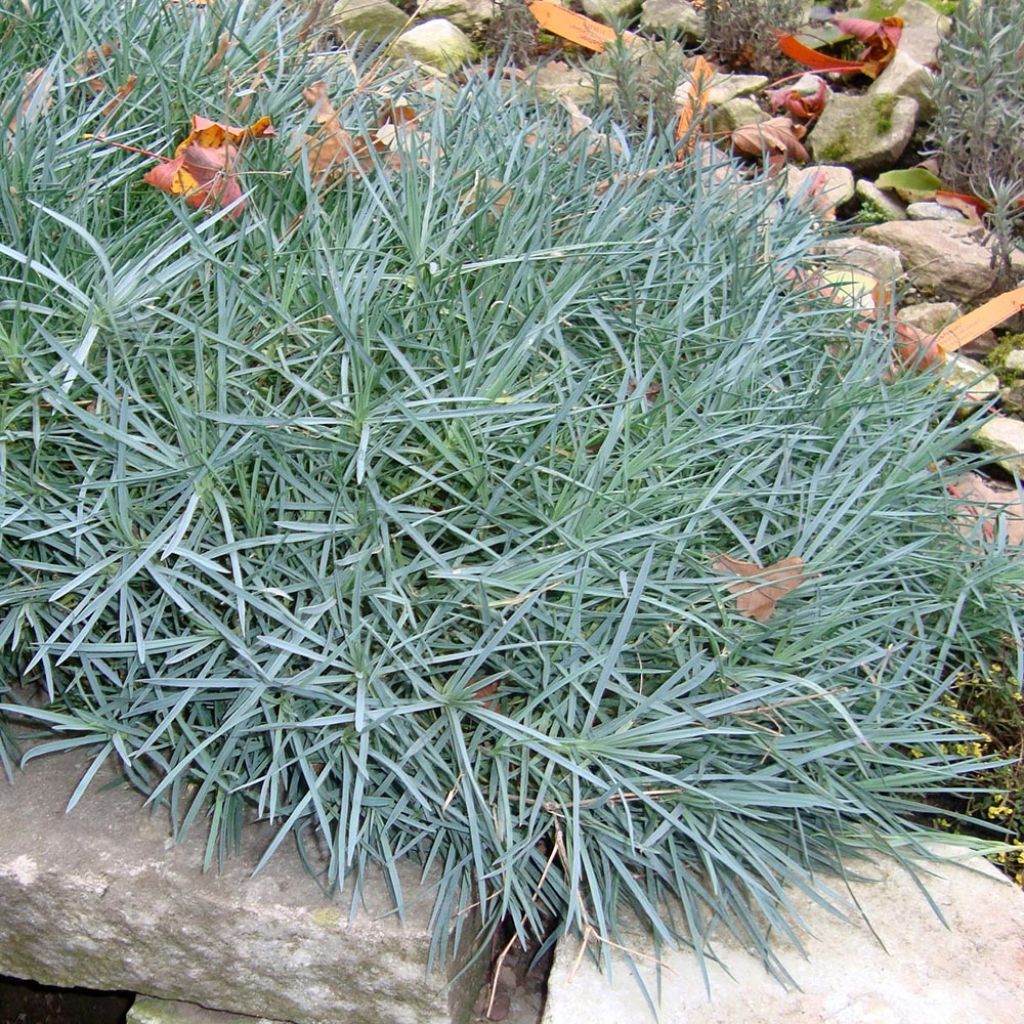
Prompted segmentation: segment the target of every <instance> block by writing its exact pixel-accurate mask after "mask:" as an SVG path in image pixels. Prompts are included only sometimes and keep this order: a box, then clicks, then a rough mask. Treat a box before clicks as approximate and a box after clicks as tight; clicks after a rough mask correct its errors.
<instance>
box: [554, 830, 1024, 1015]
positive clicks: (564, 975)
mask: <svg viewBox="0 0 1024 1024" xmlns="http://www.w3.org/2000/svg"><path fill="white" fill-rule="evenodd" d="M947 852H949V853H950V854H951V855H955V854H953V851H952V849H950V850H949V851H947ZM961 855H962V854H961ZM970 865H971V866H970V867H965V866H961V865H957V864H946V863H943V864H933V863H924V864H922V865H921V866H920V868H919V875H920V877H921V879H922V881H923V883H924V885H925V887H926V888H927V890H928V892H929V893H930V895H931V897H932V899H934V900H935V902H936V904H937V905H938V906H939V908H940V909H941V911H942V914H943V916H944V917H945V919H946V922H947V923H948V925H949V927H948V928H947V927H945V926H944V925H943V924H942V922H941V921H940V920H939V919H938V917H936V915H935V914H934V912H933V911H932V910H931V908H930V907H929V905H928V903H927V901H926V899H925V898H924V896H923V895H922V893H921V890H920V889H919V888H918V887H917V885H916V884H915V882H914V880H913V878H912V877H911V876H910V875H909V874H908V873H907V872H906V871H904V870H903V869H902V868H900V867H899V865H898V864H897V863H896V862H895V861H879V862H877V863H876V864H875V866H874V869H873V870H871V869H870V868H865V867H864V866H863V865H858V866H857V870H858V871H859V872H860V873H861V874H869V873H870V874H873V875H876V876H877V879H878V880H877V881H874V882H854V883H852V884H851V890H852V892H853V894H854V895H855V897H856V900H857V902H858V903H859V904H860V906H861V907H863V909H864V912H865V914H866V915H867V918H868V920H870V922H871V925H872V926H873V928H874V930H875V933H876V934H877V936H878V938H877V939H876V938H875V937H873V935H872V933H871V931H870V930H869V929H868V928H867V926H866V925H864V924H863V922H859V923H857V924H851V923H847V922H844V921H842V920H841V919H838V918H836V917H835V916H833V915H831V914H829V913H827V912H826V911H824V910H822V909H821V908H820V907H818V906H817V905H815V904H813V903H812V902H811V901H810V900H808V899H806V898H804V897H795V898H794V904H795V905H796V906H797V908H798V911H799V913H800V914H801V915H802V916H803V917H804V919H805V921H806V922H807V924H808V926H809V930H810V932H811V933H812V934H811V935H810V936H809V937H808V938H807V940H806V942H805V946H806V949H807V952H808V955H809V959H806V960H805V959H802V958H801V956H800V954H799V953H798V952H797V951H796V950H794V949H786V948H783V947H781V946H780V948H779V950H778V951H779V953H780V956H781V957H782V960H783V963H784V964H785V967H786V969H787V970H788V971H789V972H790V973H791V975H792V976H793V979H794V980H795V981H796V983H797V985H798V986H799V989H791V990H787V989H785V988H784V987H783V986H782V985H781V984H780V983H779V982H778V981H777V980H776V979H774V978H773V977H771V976H769V975H768V974H767V973H766V972H765V969H764V967H763V966H762V963H761V960H760V959H759V958H757V957H756V956H753V955H751V954H750V953H748V952H747V951H745V950H744V949H742V948H739V947H738V946H737V945H736V944H735V942H733V941H731V940H729V939H727V938H725V937H723V938H722V939H721V941H720V942H718V943H717V944H716V951H717V952H718V954H719V956H720V957H721V959H722V961H723V963H724V964H725V965H726V967H727V968H728V970H729V972H731V975H732V976H731V977H730V976H729V975H728V974H726V972H725V971H724V970H723V969H722V968H720V967H717V966H715V965H714V964H709V965H708V970H709V974H710V979H711V998H710V999H709V998H708V995H707V991H706V989H705V985H704V979H703V977H702V975H701V971H700V968H699V966H698V964H697V960H696V958H695V957H694V956H693V955H692V954H691V953H685V952H669V953H668V954H667V955H664V956H663V959H662V962H663V964H664V966H665V968H667V969H664V970H663V971H662V974H661V999H660V1009H659V1014H658V1017H657V1021H658V1022H659V1024H922V1022H925V1021H926V1022H927V1024H1013V1022H1018V1021H1021V1020H1024V892H1021V890H1020V889H1018V888H1017V887H1016V886H1014V885H1013V884H1012V883H1011V882H1009V881H1008V880H1007V879H1006V878H1005V877H1004V876H1003V875H1001V874H1000V873H999V872H998V870H997V869H996V868H995V867H993V866H992V865H991V864H988V863H987V862H985V861H982V860H980V859H972V860H971V862H970ZM840 885H841V883H840ZM848 914H849V916H850V917H851V918H852V919H858V918H859V915H858V913H857V910H856V909H855V908H853V907H852V906H851V907H850V909H849V910H848ZM879 940H881V943H884V947H883V946H882V945H881V944H880V942H879ZM636 941H637V943H640V945H634V944H633V941H632V939H629V940H628V941H627V942H626V943H625V944H626V945H629V946H630V948H632V949H634V950H639V951H640V952H646V953H650V952H651V948H650V945H649V944H647V943H646V942H645V941H644V940H642V939H637V940H636ZM578 949H579V947H578V944H576V943H565V942H563V943H562V944H561V945H560V947H559V949H558V951H557V954H556V957H555V967H554V971H553V973H552V975H551V978H550V980H549V982H548V1003H547V1008H546V1011H545V1014H544V1018H543V1024H578V1022H580V1021H586V1024H640V1022H642V1021H651V1022H652V1024H653V1021H654V1020H655V1018H654V1017H653V1016H652V1014H651V1011H650V1009H649V1007H648V1006H647V1004H646V1003H645V1001H644V997H643V994H642V993H641V991H640V988H639V986H638V985H637V984H636V983H635V981H634V980H633V978H632V976H631V975H630V972H629V969H628V967H627V966H626V964H625V963H624V962H622V961H621V959H618V958H617V957H616V958H613V980H612V981H611V982H610V981H609V980H608V979H607V977H606V976H605V975H604V974H603V973H602V972H601V970H600V969H599V968H598V967H597V966H595V964H594V962H593V961H592V959H591V958H590V956H589V955H587V956H585V957H583V959H582V960H581V961H580V963H579V965H578V966H577V964H576V961H577V959H578V956H577V954H578ZM637 962H638V963H639V964H640V973H641V975H642V976H643V977H644V979H645V980H646V982H647V985H648V988H649V991H650V992H651V993H655V994H656V993H657V992H658V988H657V983H656V976H655V968H654V966H653V965H652V964H651V962H650V961H649V960H638V961H637ZM655 997H656V996H655Z"/></svg>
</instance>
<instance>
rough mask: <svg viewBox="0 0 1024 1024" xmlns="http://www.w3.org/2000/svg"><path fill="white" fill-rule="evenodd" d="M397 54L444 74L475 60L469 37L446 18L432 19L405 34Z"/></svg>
mask: <svg viewBox="0 0 1024 1024" xmlns="http://www.w3.org/2000/svg"><path fill="white" fill-rule="evenodd" d="M395 52H396V53H399V54H402V55H403V56H406V57H411V58H412V59H413V60H418V61H420V62H421V63H423V64H429V65H430V66H431V67H434V68H440V69H441V70H442V71H454V70H456V69H457V68H459V67H461V66H462V65H463V64H468V63H469V62H470V61H471V60H475V59H476V47H475V46H474V45H473V43H472V42H471V41H470V38H469V36H467V35H466V33H465V32H463V31H462V29H461V28H458V27H457V26H456V25H453V24H452V23H451V22H450V21H448V20H447V19H446V18H432V19H431V20H430V21H424V22H422V23H420V24H419V25H416V26H414V27H413V28H411V29H409V30H408V31H406V32H403V33H402V34H401V35H400V36H399V37H398V38H397V39H396V40H395Z"/></svg>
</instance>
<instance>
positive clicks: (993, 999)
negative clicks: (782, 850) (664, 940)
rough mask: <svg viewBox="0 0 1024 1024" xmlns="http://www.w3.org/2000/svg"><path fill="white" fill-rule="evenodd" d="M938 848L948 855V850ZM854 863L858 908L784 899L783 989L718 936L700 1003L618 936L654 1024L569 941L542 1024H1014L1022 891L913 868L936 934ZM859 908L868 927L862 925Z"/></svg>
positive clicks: (685, 962)
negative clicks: (795, 942)
mask: <svg viewBox="0 0 1024 1024" xmlns="http://www.w3.org/2000/svg"><path fill="white" fill-rule="evenodd" d="M1021 426H1022V429H1024V425H1021ZM945 852H946V853H947V854H948V855H949V856H957V855H958V853H957V852H956V848H955V847H948V848H946V851H945ZM959 855H961V856H962V852H961V853H960V854H959ZM852 868H853V871H855V872H856V873H858V874H867V875H869V876H871V877H872V878H874V879H877V880H876V881H859V880H851V882H850V886H851V893H852V894H853V896H855V897H856V901H857V903H856V905H854V904H853V903H852V899H846V888H845V884H844V883H843V881H841V880H840V881H838V882H836V883H835V884H834V890H833V891H834V892H835V893H837V895H836V896H835V897H834V898H835V899H837V900H839V901H840V902H842V903H843V904H844V911H845V913H846V915H847V917H846V919H845V920H844V919H842V918H839V917H836V916H834V915H832V914H830V913H828V912H827V911H826V910H824V909H823V908H822V907H821V906H819V905H818V904H816V903H814V902H813V901H812V900H811V899H810V898H809V897H807V896H804V895H802V894H797V893H794V894H793V902H794V903H795V904H796V912H797V913H799V914H800V915H801V917H802V919H803V921H804V923H805V930H804V929H802V930H801V935H802V937H805V943H806V947H807V957H806V959H805V958H804V957H803V956H801V954H800V953H798V952H797V951H796V950H794V949H793V948H792V947H789V946H784V945H782V944H781V940H780V943H779V944H777V945H776V946H775V951H776V952H777V953H778V954H779V955H780V957H781V959H782V961H783V964H784V966H785V968H786V970H787V971H789V972H790V974H791V975H792V978H793V985H792V986H784V985H782V984H780V983H779V982H778V981H777V980H776V979H775V978H773V977H771V976H770V975H769V974H768V973H767V971H765V969H764V966H763V965H762V962H761V960H760V958H759V957H758V956H756V955H754V954H752V953H750V952H749V951H748V950H747V949H745V948H743V947H741V946H740V945H739V944H738V943H737V942H736V941H735V939H733V938H732V937H731V936H730V935H729V932H728V930H727V929H726V928H724V927H720V928H718V929H717V930H716V932H715V936H714V946H715V952H716V953H718V955H719V956H720V958H721V961H722V966H719V964H718V963H716V962H715V961H713V960H710V959H709V960H707V961H706V968H707V974H708V981H709V984H710V987H711V991H710V996H709V994H708V992H707V990H706V989H705V981H704V977H703V975H702V973H701V965H700V963H699V961H698V960H697V958H696V957H695V956H694V955H693V953H692V952H691V951H690V950H688V949H684V950H679V951H675V950H666V949H661V950H659V951H658V952H657V954H655V955H652V954H654V951H653V950H652V948H651V944H650V942H649V940H648V939H647V938H646V936H644V935H642V934H639V933H629V934H624V935H623V937H622V939H621V940H620V941H621V942H622V944H623V945H624V946H627V947H628V948H629V949H631V950H635V951H637V952H639V953H640V954H643V955H642V956H636V957H635V958H634V962H635V963H636V970H637V971H638V973H639V974H640V976H641V977H642V978H643V980H644V981H645V982H646V984H647V988H648V991H649V992H650V993H651V996H652V998H653V999H655V1000H658V998H659V995H660V1005H659V1007H658V1014H657V1016H655V1015H654V1014H652V1012H651V1010H650V1008H649V1006H648V1005H647V1003H646V1002H645V1001H644V995H643V993H642V992H641V990H640V987H639V986H638V985H637V984H636V981H635V980H634V978H633V976H632V973H631V968H630V967H629V966H628V965H627V964H626V963H624V961H623V957H622V955H621V954H619V953H615V952H613V951H606V952H608V956H609V959H610V971H611V980H609V977H608V971H607V970H606V969H605V968H604V967H603V966H599V965H597V964H595V963H594V961H593V959H591V957H589V956H583V957H580V958H579V959H577V953H578V950H579V946H578V943H577V942H575V941H569V940H562V941H561V942H560V943H559V945H558V949H557V952H556V955H555V965H554V969H553V972H552V974H551V978H550V979H549V982H548V1000H547V1007H546V1009H545V1013H544V1017H543V1024H578V1022H579V1021H586V1024H623V1022H627V1021H628V1022H630V1024H634V1022H640V1021H651V1022H652V1024H653V1022H654V1021H655V1020H656V1021H657V1022H658V1024H740V1022H748V1024H798V1022H799V1024H825V1022H828V1024H917V1022H921V1021H927V1022H928V1024H966V1022H970V1024H1009V1022H1011V1021H1019V1020H1020V1018H1021V1010H1020V1008H1021V1006H1022V1005H1024V971H1021V970H1020V962H1021V960H1020V956H1021V948H1020V937H1021V935H1022V934H1024V893H1022V892H1021V891H1020V890H1019V889H1018V888H1016V887H1015V886H1014V885H1013V884H1012V883H1011V882H1010V881H1008V880H1007V879H1006V878H1005V877H1003V876H1002V875H1000V873H999V872H998V870H997V869H996V868H995V867H993V866H992V865H991V864H988V863H987V862H985V861H983V860H980V859H978V860H972V862H971V868H967V867H962V866H959V865H954V864H930V863H925V864H922V865H921V866H920V868H919V878H920V882H921V885H922V886H923V887H924V889H925V890H927V892H928V893H929V895H930V896H931V898H932V899H934V900H935V903H936V905H937V906H938V907H939V909H940V910H941V912H942V915H943V917H944V918H945V921H946V922H947V924H948V927H947V926H946V925H945V924H943V922H942V921H940V919H939V917H938V916H937V915H936V914H935V912H934V911H933V910H932V909H931V907H930V906H929V905H928V902H927V900H926V899H925V897H924V895H923V894H922V893H921V890H920V889H919V888H918V887H917V885H916V883H915V881H914V879H913V877H912V876H911V875H910V873H909V872H907V871H905V870H904V869H903V868H901V867H900V866H899V865H898V864H897V863H896V862H894V861H887V860H879V861H877V862H876V863H875V864H874V865H873V866H872V865H870V864H869V865H864V864H863V863H862V862H860V861H858V862H856V863H855V864H853V865H852ZM972 869H973V870H972ZM851 873H852V872H851ZM861 908H863V912H864V916H866V917H867V919H868V921H870V923H871V927H872V929H873V932H872V931H871V930H869V929H868V927H867V926H866V925H865V923H864V920H863V918H862V916H861V912H860V911H861ZM876 935H877V938H876V937H875V936H876ZM881 943H884V944H885V945H884V947H883V946H882V945H881ZM659 966H660V967H661V971H660V974H659V973H658V967H659ZM727 971H728V972H729V973H726V972H727Z"/></svg>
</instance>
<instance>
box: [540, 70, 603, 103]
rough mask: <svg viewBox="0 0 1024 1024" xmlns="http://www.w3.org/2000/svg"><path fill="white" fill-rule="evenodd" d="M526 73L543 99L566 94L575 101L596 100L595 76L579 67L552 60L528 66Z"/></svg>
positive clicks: (588, 101) (555, 97)
mask: <svg viewBox="0 0 1024 1024" xmlns="http://www.w3.org/2000/svg"><path fill="white" fill-rule="evenodd" d="M524 74H525V76H526V80H527V82H529V83H530V86H531V87H532V88H533V91H534V92H535V93H536V94H537V95H538V96H539V97H540V98H541V99H545V100H557V99H558V98H559V97H560V96H565V97H566V98H568V99H571V100H572V101H573V102H574V103H592V102H593V101H594V93H595V88H594V78H593V76H592V75H589V74H587V72H585V71H581V70H580V69H579V68H571V67H569V65H568V64H565V63H563V62H562V61H551V62H550V63H547V64H541V65H539V66H535V67H532V68H526V69H525V71H524Z"/></svg>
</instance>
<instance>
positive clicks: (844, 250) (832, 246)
mask: <svg viewBox="0 0 1024 1024" xmlns="http://www.w3.org/2000/svg"><path fill="white" fill-rule="evenodd" d="M821 251H822V252H823V253H825V255H826V256H828V257H829V259H830V260H831V261H832V263H833V265H836V266H841V267H849V268H850V269H851V270H859V271H860V272H861V273H864V274H870V275H871V276H872V277H873V278H875V279H876V280H878V281H879V282H881V283H882V284H884V285H885V286H886V287H887V288H891V287H892V285H893V284H895V283H896V281H898V280H899V279H900V278H901V277H902V276H903V261H902V260H901V259H900V254H899V253H898V252H897V251H896V250H895V249H891V248H890V247H889V246H887V245H876V244H874V243H873V242H866V241H864V239H863V238H833V239H830V240H829V241H827V242H825V244H824V245H822V247H821Z"/></svg>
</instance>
